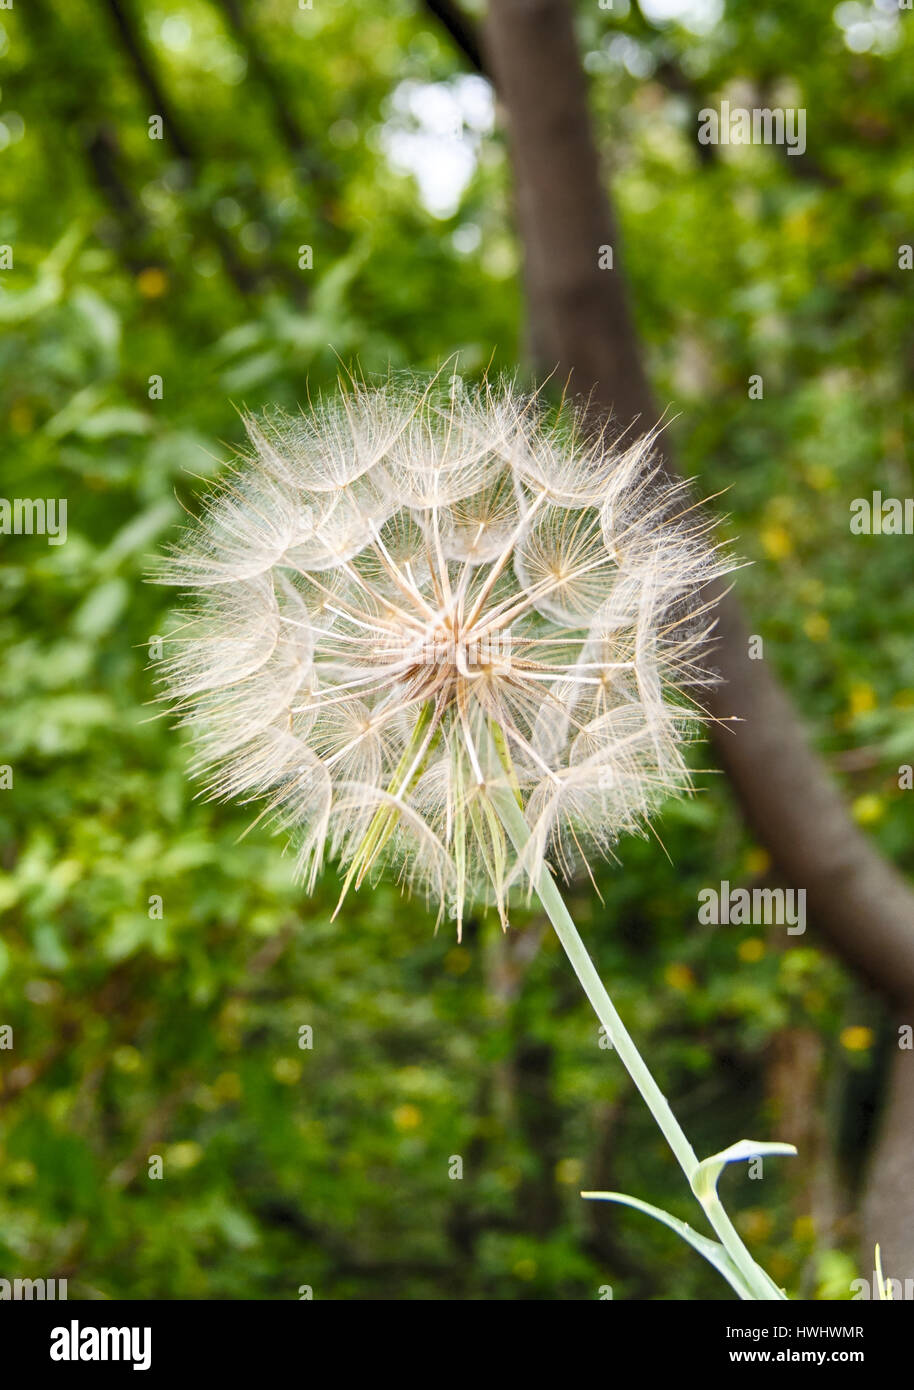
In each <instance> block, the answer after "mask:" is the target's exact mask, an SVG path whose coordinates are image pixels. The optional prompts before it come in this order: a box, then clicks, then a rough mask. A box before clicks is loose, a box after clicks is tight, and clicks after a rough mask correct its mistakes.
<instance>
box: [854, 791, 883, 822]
mask: <svg viewBox="0 0 914 1390" xmlns="http://www.w3.org/2000/svg"><path fill="white" fill-rule="evenodd" d="M852 810H853V813H854V820H855V821H856V822H857V824H858V825H875V824H876V821H878V820H881V819H882V817H883V815H884V814H885V803H884V802H883V800H882V797H881V796H876V795H875V793H873V792H867V793H866V794H865V795H864V796H858V797H857V800H856V801H855V802H854V804H853V807H852Z"/></svg>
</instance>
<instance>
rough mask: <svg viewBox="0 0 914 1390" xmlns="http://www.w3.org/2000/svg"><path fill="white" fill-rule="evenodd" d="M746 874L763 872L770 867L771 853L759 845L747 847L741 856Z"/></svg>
mask: <svg viewBox="0 0 914 1390" xmlns="http://www.w3.org/2000/svg"><path fill="white" fill-rule="evenodd" d="M743 863H744V864H745V866H746V873H747V874H765V873H767V872H768V870H769V869H770V868H771V855H770V854H769V853H768V851H767V850H766V849H762V847H761V845H753V847H752V848H751V849H747V850H746V853H745V855H744V857H743Z"/></svg>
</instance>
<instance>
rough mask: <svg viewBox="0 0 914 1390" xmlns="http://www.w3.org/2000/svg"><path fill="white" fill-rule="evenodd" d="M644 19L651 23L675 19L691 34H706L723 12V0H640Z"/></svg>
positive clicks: (668, 21)
mask: <svg viewBox="0 0 914 1390" xmlns="http://www.w3.org/2000/svg"><path fill="white" fill-rule="evenodd" d="M641 8H642V10H643V11H644V17H645V19H649V20H650V21H651V23H652V24H663V23H671V22H673V21H675V22H676V23H678V24H681V25H682V26H683V28H684V29H690V30H691V31H692V33H693V34H707V33H709V32H710V30H711V29H713V28H714V26H715V24H718V23H719V22H720V20H721V19H722V18H723V14H724V0H641Z"/></svg>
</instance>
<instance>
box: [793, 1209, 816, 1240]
mask: <svg viewBox="0 0 914 1390" xmlns="http://www.w3.org/2000/svg"><path fill="white" fill-rule="evenodd" d="M815 1235H816V1223H815V1219H814V1218H813V1217H811V1216H798V1217H797V1219H796V1221H795V1222H794V1223H793V1238H794V1240H797V1241H801V1242H802V1243H803V1244H807V1243H808V1242H809V1241H812V1240H814V1239H815Z"/></svg>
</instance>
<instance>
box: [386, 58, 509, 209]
mask: <svg viewBox="0 0 914 1390" xmlns="http://www.w3.org/2000/svg"><path fill="white" fill-rule="evenodd" d="M494 126H495V104H494V101H493V99H492V88H491V86H490V85H489V83H488V82H487V81H486V80H485V78H483V77H474V76H469V75H468V76H461V77H455V78H453V79H452V80H451V81H449V82H415V81H411V80H410V81H406V82H401V83H400V84H399V86H398V87H397V88H396V89H395V90H394V92H393V94H392V96H391V98H390V116H389V117H388V119H387V121H386V122H385V124H384V125H383V127H382V129H381V133H380V141H381V149H382V150H383V151H384V154H385V156H386V158H387V161H388V163H389V164H390V166H391V168H392V169H395V170H396V172H397V173H398V174H412V176H413V178H414V179H415V180H416V182H417V184H418V185H419V197H420V198H421V200H422V202H423V204H424V206H425V207H426V208H427V209H428V211H429V212H430V213H432V215H433V216H435V217H440V218H446V217H451V216H453V214H454V213H455V212H456V211H457V208H458V206H459V204H460V199H461V197H462V196H463V192H464V189H465V188H466V186H467V184H468V183H469V182H470V179H471V178H472V177H473V174H474V172H475V169H476V163H477V159H478V156H479V147H480V144H481V143H482V141H483V139H484V137H485V136H487V135H489V134H490V133H491V131H492V130H493V129H494Z"/></svg>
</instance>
